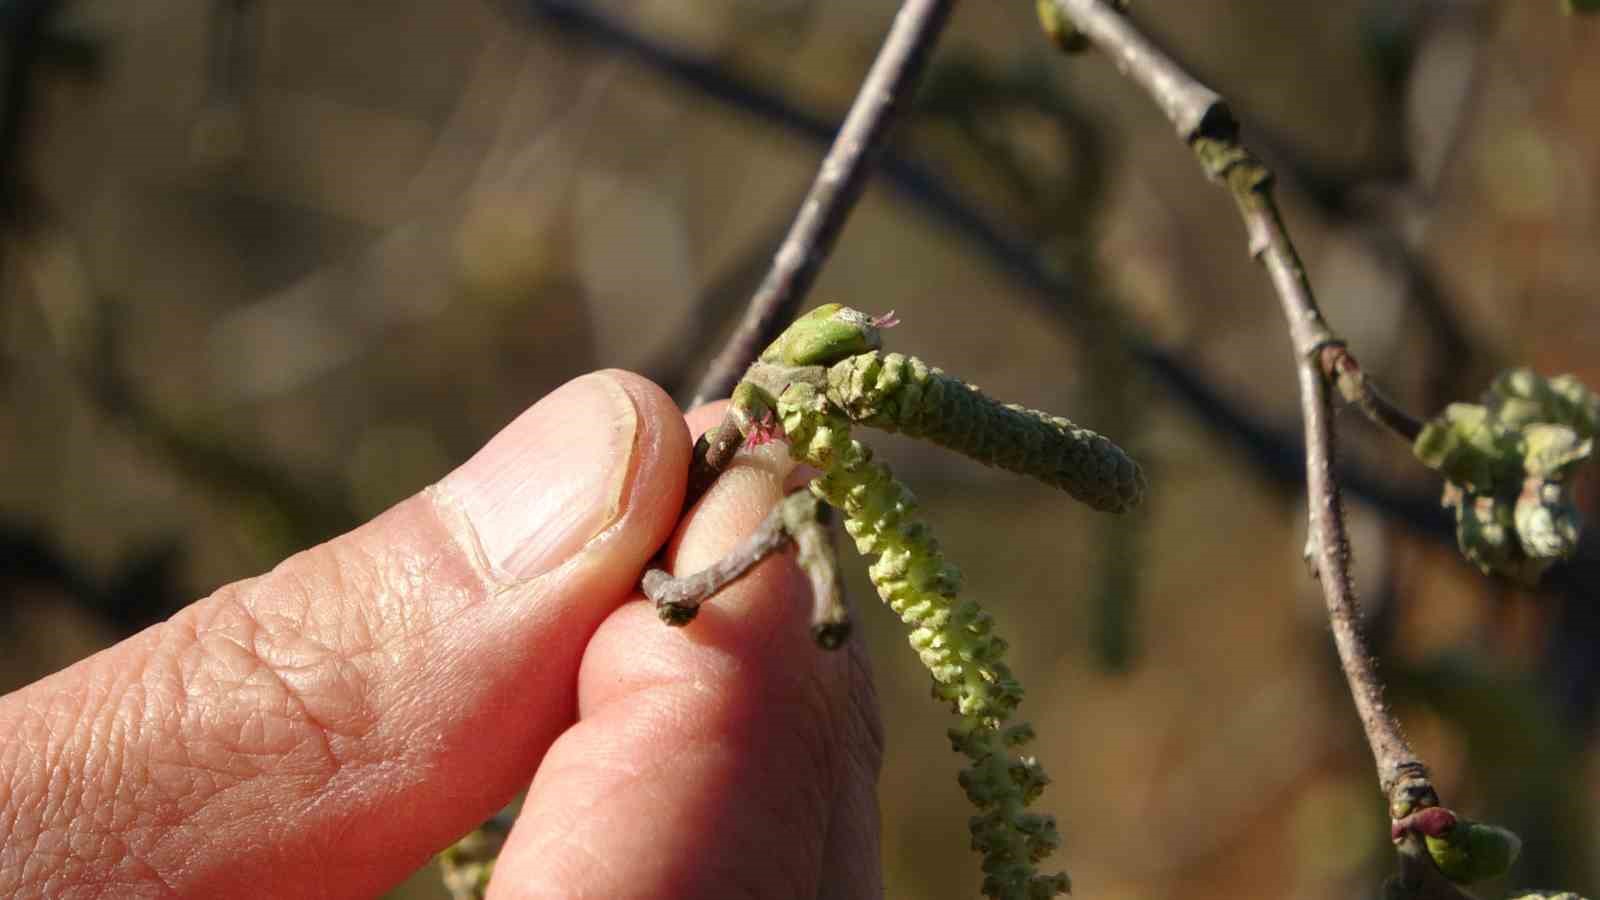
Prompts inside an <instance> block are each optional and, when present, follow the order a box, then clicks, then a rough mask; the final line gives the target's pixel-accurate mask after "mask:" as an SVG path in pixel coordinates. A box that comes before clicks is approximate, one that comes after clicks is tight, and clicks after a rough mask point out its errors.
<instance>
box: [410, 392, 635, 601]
mask: <svg viewBox="0 0 1600 900" xmlns="http://www.w3.org/2000/svg"><path fill="white" fill-rule="evenodd" d="M638 425H639V414H638V412H637V410H636V409H635V408H634V405H633V400H632V398H630V397H629V396H628V392H627V391H626V390H624V389H623V387H622V385H621V384H619V383H618V382H617V381H616V379H614V378H612V377H611V376H609V375H607V374H605V373H603V372H597V373H595V374H592V375H585V376H583V377H582V378H578V379H575V380H573V381H569V382H567V383H566V384H565V385H562V386H561V387H559V388H557V389H556V390H555V392H554V393H552V394H550V395H549V396H547V397H545V398H544V399H543V400H540V401H539V402H538V403H536V404H534V406H533V407H532V408H531V409H529V410H528V411H527V412H525V413H523V414H522V415H521V416H519V417H517V419H516V421H514V422H512V423H511V424H510V425H508V426H506V428H505V429H504V430H503V431H501V432H500V433H499V434H497V435H495V436H494V437H493V438H492V439H491V440H490V441H489V443H488V444H487V445H485V446H484V448H483V449H482V450H479V451H478V453H477V454H476V455H475V456H473V457H472V458H471V459H470V460H467V463H466V465H463V466H462V467H461V468H459V469H456V470H455V471H454V472H451V473H450V474H449V475H448V476H446V477H445V479H444V481H443V482H441V483H440V485H439V486H440V488H441V489H442V490H443V491H444V492H445V494H446V495H448V496H449V497H450V498H452V500H453V501H454V502H455V503H456V504H457V505H458V506H459V507H460V509H461V511H462V512H463V513H464V514H465V515H466V517H467V519H468V521H470V522H471V523H472V526H473V529H474V530H475V531H476V533H477V537H478V542H479V545H480V546H481V547H482V548H483V552H484V554H485V555H486V556H487V557H488V560H489V563H490V564H491V565H493V566H494V567H495V569H496V570H497V573H498V574H499V575H501V576H504V577H506V578H509V579H523V578H532V577H534V576H536V575H540V574H542V573H544V572H548V571H550V570H551V569H554V568H556V567H557V566H560V565H561V564H562V563H564V562H566V561H567V560H568V559H570V558H572V556H573V554H575V553H577V552H578V551H579V550H580V549H582V548H583V545H584V544H587V543H588V542H589V541H590V539H592V538H593V537H594V536H595V535H597V534H599V533H600V532H602V531H604V530H605V529H606V528H608V527H609V526H610V525H611V523H612V522H615V521H616V519H617V517H618V516H619V515H621V513H622V493H623V489H624V488H625V487H626V485H627V482H628V472H629V470H630V469H631V467H632V465H633V453H634V435H635V433H636V432H637V431H638Z"/></svg>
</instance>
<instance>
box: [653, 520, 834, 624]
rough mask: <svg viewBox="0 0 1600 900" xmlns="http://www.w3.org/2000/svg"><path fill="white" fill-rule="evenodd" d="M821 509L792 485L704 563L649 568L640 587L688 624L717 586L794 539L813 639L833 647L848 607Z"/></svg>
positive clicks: (667, 615) (659, 607)
mask: <svg viewBox="0 0 1600 900" xmlns="http://www.w3.org/2000/svg"><path fill="white" fill-rule="evenodd" d="M826 510H827V507H825V506H823V505H822V503H821V501H819V500H818V499H817V498H816V497H815V496H813V495H812V494H811V492H810V491H809V490H805V489H801V490H798V491H795V492H793V493H791V494H789V496H787V497H785V498H783V501H782V502H780V503H779V504H778V505H777V506H774V507H773V508H772V512H770V513H768V514H767V517H766V518H765V519H762V520H761V524H760V525H758V526H756V530H755V531H754V532H753V533H751V535H750V536H749V537H747V538H745V539H744V540H743V541H741V542H740V543H739V545H738V546H737V547H735V548H733V550H732V551H731V552H729V553H728V555H726V556H724V557H723V558H721V559H719V560H717V561H716V562H715V563H712V564H711V565H710V566H709V567H708V568H705V569H702V570H701V571H699V572H696V573H694V574H693V575H684V576H682V577H677V578H675V577H673V576H672V575H670V574H668V573H667V572H666V571H665V570H662V569H650V570H649V571H647V572H645V573H644V579H643V580H642V581H641V583H640V587H641V589H642V590H643V591H644V594H645V596H646V597H649V598H650V600H651V601H652V602H654V603H655V605H656V613H657V615H659V616H660V617H661V620H662V621H663V622H666V623H667V624H668V625H679V626H681V625H687V624H689V623H690V622H692V621H694V618H695V616H696V615H698V614H699V612H700V607H701V605H702V604H704V603H705V602H706V601H707V600H709V599H711V598H712V597H714V596H716V594H717V592H718V591H720V590H722V589H723V588H725V587H727V586H728V585H730V584H732V583H733V582H735V581H738V580H739V579H740V578H741V577H743V576H744V574H745V573H746V572H748V571H750V569H752V568H754V566H755V564H756V563H759V562H761V561H762V560H763V559H766V558H767V557H769V556H771V555H772V554H774V553H776V552H778V551H779V550H782V549H783V548H784V547H786V546H788V545H789V543H790V542H793V543H794V544H795V545H796V546H798V547H799V551H800V552H799V559H798V562H799V565H800V568H801V569H802V570H804V571H805V573H806V576H807V578H808V579H809V580H810V582H811V596H812V603H813V608H812V614H811V636H812V639H813V640H815V641H816V642H817V644H818V646H820V647H822V648H823V649H824V650H834V649H837V648H839V647H840V646H843V644H844V642H845V640H846V639H847V638H848V637H849V636H850V612H849V609H848V608H847V607H846V606H845V604H844V589H843V583H842V581H841V579H840V577H839V565H838V557H837V554H836V553H835V552H834V548H833V541H832V537H831V534H830V532H829V530H828V524H827V513H826Z"/></svg>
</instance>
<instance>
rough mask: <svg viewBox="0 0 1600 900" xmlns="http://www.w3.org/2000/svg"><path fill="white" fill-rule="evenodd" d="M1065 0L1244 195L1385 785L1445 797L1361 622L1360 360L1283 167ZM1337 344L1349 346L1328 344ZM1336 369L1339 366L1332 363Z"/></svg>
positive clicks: (1170, 67) (1333, 619) (1338, 622)
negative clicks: (1292, 375)
mask: <svg viewBox="0 0 1600 900" xmlns="http://www.w3.org/2000/svg"><path fill="white" fill-rule="evenodd" d="M1054 3H1055V6H1056V10H1057V11H1058V12H1059V13H1060V15H1062V16H1064V17H1065V18H1066V19H1067V20H1068V21H1070V22H1071V23H1072V25H1073V26H1074V27H1075V28H1076V29H1077V30H1079V31H1080V32H1082V33H1083V35H1084V36H1085V37H1086V38H1087V39H1088V40H1089V41H1090V42H1091V43H1092V44H1094V45H1095V46H1097V47H1099V48H1100V49H1101V50H1102V51H1104V52H1105V53H1106V54H1107V55H1109V56H1110V57H1111V58H1112V60H1113V61H1114V62H1115V63H1116V65H1117V68H1118V69H1119V70H1120V71H1121V72H1122V73H1123V74H1124V75H1126V76H1128V77H1129V78H1130V79H1132V80H1133V81H1134V82H1135V83H1137V84H1138V85H1140V86H1141V87H1143V88H1144V89H1145V91H1146V92H1147V93H1149V94H1150V96H1151V97H1152V98H1153V99H1154V100H1155V101H1156V104H1157V105H1158V106H1159V107H1161V110H1162V112H1163V113H1165V114H1166V116H1167V118H1168V120H1169V121H1171V122H1172V124H1173V127H1174V128H1176V129H1177V132H1178V136H1179V137H1180V138H1181V139H1182V140H1183V141H1184V142H1185V143H1187V144H1188V145H1189V146H1190V148H1191V149H1192V150H1193V151H1194V152H1195V155H1196V156H1197V157H1198V158H1199V160H1200V163H1201V165H1202V167H1203V168H1204V169H1205V171H1206V174H1207V175H1208V176H1209V177H1211V178H1212V179H1213V180H1215V181H1218V182H1220V183H1222V184H1223V185H1225V186H1226V187H1227V188H1228V189H1229V191H1230V193H1231V194H1232V196H1233V199H1234V202H1235V204H1236V205H1237V207H1238V210H1239V215H1240V217H1241V218H1242V219H1243V221H1244V225H1245V230H1246V232H1247V234H1248V236H1249V241H1250V253H1251V255H1252V256H1253V257H1255V259H1256V260H1257V261H1259V262H1260V263H1261V264H1262V265H1263V266H1264V267H1265V268H1266V270H1267V274H1268V277H1269V278H1270V280H1271V282H1272V286H1273V289H1274V290H1275V292H1276V293H1277V296H1278V299H1279V302H1280V305H1281V306H1282V308H1283V313H1284V316H1285V318H1286V319H1287V320H1288V324H1289V334H1290V340H1291V342H1292V344H1293V347H1294V351H1295V357H1296V360H1297V364H1298V371H1299V382H1300V396H1301V417H1302V419H1303V420H1304V424H1305V439H1306V489H1307V495H1308V505H1309V508H1310V538H1311V541H1310V543H1311V547H1310V549H1311V554H1310V555H1311V556H1312V558H1313V560H1314V563H1315V568H1316V571H1317V573H1318V575H1319V579H1320V581H1321V584H1322V590H1323V597H1324V600H1325V601H1326V603H1327V606H1328V616H1329V622H1330V625H1331V626H1332V630H1333V634H1334V642H1335V644H1336V645H1337V647H1338V651H1339V659H1340V662H1341V664H1342V667H1343V669H1344V673H1345V677H1346V680H1347V681H1348V682H1349V686H1350V693H1351V696H1352V698H1353V699H1354V701H1355V704H1356V711H1357V714H1358V715H1359V717H1360V719H1361V724H1362V728H1363V730H1364V731H1365V732H1366V736H1367V743H1368V745H1369V747H1370V748H1371V750H1372V755H1373V758H1374V760H1375V762H1376V764H1377V769H1378V780H1379V784H1380V785H1381V787H1382V790H1383V792H1384V794H1385V795H1386V796H1387V797H1388V798H1389V801H1390V811H1391V813H1392V814H1394V815H1395V816H1396V817H1397V818H1398V817H1400V816H1404V815H1406V814H1409V813H1410V812H1411V811H1412V809H1413V808H1414V807H1416V806H1418V805H1423V806H1427V805H1435V804H1437V802H1438V801H1437V797H1436V796H1435V795H1434V791H1433V788H1432V785H1431V784H1430V783H1429V781H1428V775H1427V768H1426V767H1425V766H1424V765H1423V764H1422V761H1421V760H1420V759H1418V758H1417V756H1416V754H1415V753H1414V752H1413V751H1412V750H1411V747H1410V745H1409V744H1408V743H1407V741H1406V739H1405V736H1404V734H1403V733H1402V731H1401V729H1400V724H1399V722H1398V721H1397V720H1396V719H1395V717H1394V715H1393V714H1392V713H1391V712H1390V710H1389V709H1388V707H1387V705H1386V704H1385V703H1384V700H1383V683H1382V680H1381V679H1380V678H1379V677H1378V674H1377V667H1376V663H1375V661H1374V659H1373V657H1372V652H1371V650H1370V648H1369V647H1368V646H1367V642H1366V639H1365V637H1364V636H1363V635H1362V633H1361V627H1360V611H1359V606H1358V603H1357V600H1356V596H1355V589H1354V586H1353V584H1352V582H1351V578H1350V568H1349V556H1350V551H1349V541H1348V538H1347V536H1346V533H1345V527H1344V515H1343V508H1342V502H1341V499H1340V493H1339V483H1338V479H1337V478H1336V476H1335V474H1334V468H1333V463H1334V456H1335V431H1334V424H1333V409H1332V405H1331V403H1330V400H1329V394H1330V391H1329V383H1330V381H1334V382H1337V381H1339V373H1338V371H1337V370H1338V369H1339V368H1340V366H1341V365H1342V366H1343V367H1344V368H1345V371H1346V372H1347V373H1349V372H1350V371H1352V370H1354V371H1359V369H1358V368H1356V367H1354V366H1353V363H1354V360H1353V358H1351V357H1350V356H1349V354H1348V351H1345V350H1344V349H1343V348H1344V342H1343V340H1341V339H1340V338H1339V337H1338V336H1337V335H1336V334H1335V333H1334V332H1333V330H1332V329H1331V328H1330V327H1329V326H1328V325H1327V323H1326V322H1325V321H1324V320H1323V318H1322V314H1321V311H1320V310H1319V309H1318V308H1317V304H1316V300H1315V298H1314V296H1313V294H1312V290H1311V284H1310V282H1309V281H1308V280H1307V278H1306V274H1305V268H1304V266H1303V265H1302V264H1301V262H1300V257H1299V254H1298V253H1297V252H1296V251H1295V248H1294V243H1293V241H1292V240H1291V239H1290V237H1289V233H1288V229H1287V228H1286V227H1285V225H1284V222H1283V218H1282V216H1281V215H1280V214H1279V211H1278V208H1277V204H1276V202H1275V200H1274V198H1273V194H1272V174H1271V172H1269V171H1268V170H1267V168H1266V166H1265V165H1263V164H1262V163H1261V161H1260V160H1258V159H1257V158H1256V157H1255V156H1254V155H1253V154H1252V153H1251V152H1250V151H1249V149H1248V148H1246V147H1245V146H1244V145H1243V144H1242V143H1241V142H1240V141H1239V139H1238V131H1239V126H1238V123H1237V122H1236V121H1235V120H1234V118H1233V114H1232V113H1231V112H1230V111H1229V109H1228V107H1227V104H1226V103H1225V102H1224V101H1223V99H1222V97H1221V96H1220V95H1218V94H1217V93H1216V92H1215V91H1213V90H1211V89H1210V88H1208V87H1206V86H1205V85H1203V84H1201V83H1200V82H1199V81H1198V80H1196V79H1195V78H1194V77H1193V76H1191V75H1189V74H1188V73H1187V72H1186V71H1184V70H1183V68H1182V67H1180V66H1179V65H1178V64H1177V63H1176V62H1175V61H1173V60H1172V59H1171V58H1170V57H1168V56H1167V55H1166V54H1165V53H1163V52H1162V51H1161V50H1160V49H1158V48H1157V47H1156V46H1155V45H1154V44H1153V43H1152V42H1151V41H1150V40H1149V39H1148V38H1146V37H1145V36H1144V35H1143V34H1142V33H1141V32H1140V31H1139V30H1138V28H1137V27H1136V26H1135V25H1134V24H1133V23H1132V22H1131V21H1129V20H1128V19H1127V18H1126V17H1125V16H1123V15H1122V14H1120V13H1119V12H1118V11H1117V10H1116V9H1115V8H1114V7H1112V6H1111V5H1109V4H1107V3H1105V2H1103V0H1054ZM1330 348H1337V349H1336V350H1333V351H1332V352H1324V351H1325V350H1329V349H1330ZM1328 368H1331V369H1333V371H1326V369H1328ZM1346 380H1347V381H1348V382H1349V383H1350V384H1351V385H1352V386H1353V387H1356V388H1357V389H1358V395H1359V396H1364V397H1370V396H1375V392H1374V393H1371V394H1368V393H1366V392H1362V391H1360V390H1359V387H1360V386H1359V385H1358V384H1357V383H1356V382H1355V381H1354V380H1353V379H1352V378H1351V376H1349V375H1348V374H1347V376H1346ZM1360 382H1361V383H1364V379H1360ZM1370 405H1371V409H1372V410H1373V411H1374V412H1373V413H1369V414H1380V415H1387V410H1388V409H1389V408H1391V406H1392V405H1391V406H1381V405H1378V404H1377V402H1376V401H1373V402H1372V404H1370ZM1363 408H1364V409H1366V408H1367V407H1363ZM1397 424H1398V423H1397ZM1386 427H1394V426H1391V425H1388V424H1386Z"/></svg>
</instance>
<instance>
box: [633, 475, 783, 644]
mask: <svg viewBox="0 0 1600 900" xmlns="http://www.w3.org/2000/svg"><path fill="white" fill-rule="evenodd" d="M788 542H789V534H788V532H787V531H785V530H784V527H783V504H781V503H780V504H778V505H777V506H774V507H773V508H772V511H771V512H769V513H767V517H766V518H765V519H762V520H761V524H760V525H757V526H756V530H755V531H753V532H751V533H750V536H749V537H747V538H745V539H744V540H742V541H740V542H739V545H738V546H736V547H734V548H733V549H732V550H730V551H728V553H727V555H726V556H723V557H722V558H721V559H718V560H717V561H716V562H714V563H712V564H711V565H710V566H708V567H706V568H704V569H701V570H700V571H698V572H695V573H694V574H692V575H681V576H677V577H674V576H673V575H672V574H671V573H669V572H667V571H666V570H664V569H650V570H648V571H646V572H645V573H644V579H643V580H642V581H641V582H640V585H639V586H640V588H641V589H642V590H643V591H644V595H645V596H646V597H649V598H650V599H651V601H653V602H654V603H655V605H656V612H657V613H658V614H659V615H660V616H661V620H662V621H664V622H666V623H667V624H668V625H687V624H689V623H690V622H692V621H694V617H695V615H696V614H697V613H698V612H699V611H700V604H702V603H704V602H705V601H707V600H709V599H710V598H711V597H713V596H715V595H716V593H717V592H718V591H720V590H722V589H723V588H725V587H727V586H728V585H730V584H732V583H733V582H735V581H738V580H739V579H740V578H741V577H742V576H743V575H744V573H746V572H748V571H750V569H751V568H752V567H753V566H755V564H756V563H758V562H760V561H762V560H763V559H766V558H767V557H769V556H771V555H772V554H774V553H776V552H777V551H778V550H779V549H780V548H782V547H783V546H784V545H785V544H787V543H788Z"/></svg>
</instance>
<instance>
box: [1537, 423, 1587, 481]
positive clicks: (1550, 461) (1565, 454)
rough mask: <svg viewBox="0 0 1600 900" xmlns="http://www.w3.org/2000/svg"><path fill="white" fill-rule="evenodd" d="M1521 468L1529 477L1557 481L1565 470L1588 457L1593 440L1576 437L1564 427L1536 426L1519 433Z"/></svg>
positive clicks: (1539, 424)
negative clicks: (1520, 436) (1521, 437)
mask: <svg viewBox="0 0 1600 900" xmlns="http://www.w3.org/2000/svg"><path fill="white" fill-rule="evenodd" d="M1522 434H1523V450H1522V467H1523V469H1524V470H1525V471H1526V472H1527V473H1528V474H1529V475H1537V476H1539V477H1541V478H1559V477H1561V476H1562V475H1565V474H1566V470H1567V469H1569V468H1571V467H1572V466H1574V465H1576V464H1577V463H1580V462H1583V461H1584V460H1586V459H1588V458H1589V454H1590V453H1591V452H1593V450H1594V439H1593V438H1586V437H1579V436H1578V433H1577V432H1576V431H1574V430H1572V429H1571V428H1569V427H1567V426H1566V425H1549V424H1545V423H1536V424H1532V425H1529V426H1527V427H1526V428H1524V429H1523V431H1522Z"/></svg>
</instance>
